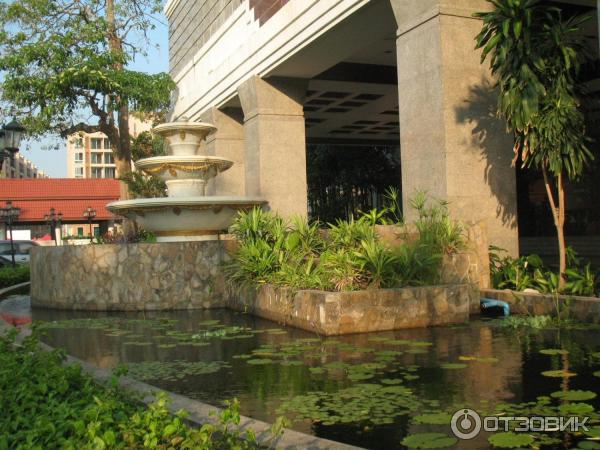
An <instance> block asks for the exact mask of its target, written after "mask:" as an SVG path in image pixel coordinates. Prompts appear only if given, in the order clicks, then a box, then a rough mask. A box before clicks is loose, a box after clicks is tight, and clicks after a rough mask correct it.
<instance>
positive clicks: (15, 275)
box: [0, 265, 29, 288]
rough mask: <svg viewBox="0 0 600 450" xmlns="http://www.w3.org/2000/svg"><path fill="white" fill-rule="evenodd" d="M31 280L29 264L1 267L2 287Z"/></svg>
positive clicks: (0, 280) (0, 286)
mask: <svg viewBox="0 0 600 450" xmlns="http://www.w3.org/2000/svg"><path fill="white" fill-rule="evenodd" d="M26 281H29V266H27V265H18V266H15V267H12V266H4V267H0V288H5V287H9V286H14V285H15V284H19V283H25V282H26Z"/></svg>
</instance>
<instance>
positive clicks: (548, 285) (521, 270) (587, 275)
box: [490, 246, 600, 296]
mask: <svg viewBox="0 0 600 450" xmlns="http://www.w3.org/2000/svg"><path fill="white" fill-rule="evenodd" d="M503 252H505V250H503V249H501V248H498V247H495V246H490V274H491V282H492V286H493V287H494V288H495V289H512V290H515V291H523V290H525V289H535V290H537V291H539V292H542V293H560V294H566V295H583V296H594V295H597V293H598V291H599V290H600V286H599V285H598V284H599V277H598V275H597V274H596V273H595V272H594V271H593V270H592V267H591V265H590V264H589V263H588V264H585V265H583V263H582V261H581V260H580V258H579V257H578V256H577V253H576V252H575V251H574V250H573V249H571V248H567V270H566V271H565V281H566V282H565V286H564V288H563V289H561V290H559V288H558V286H559V277H558V273H557V272H554V271H552V270H550V269H548V268H547V267H545V266H544V263H543V261H542V259H541V258H540V257H539V256H538V255H535V254H533V255H527V256H521V257H519V258H512V257H511V256H508V255H507V256H504V257H502V256H500V254H501V253H503Z"/></svg>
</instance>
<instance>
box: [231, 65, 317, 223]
mask: <svg viewBox="0 0 600 450" xmlns="http://www.w3.org/2000/svg"><path fill="white" fill-rule="evenodd" d="M306 86H307V82H306V81H305V80H299V79H275V80H263V79H261V78H259V77H256V76H254V77H252V78H250V79H248V80H247V81H245V82H244V83H243V84H242V85H241V86H240V87H239V88H238V94H239V97H240V101H241V104H242V109H243V111H244V140H245V149H246V158H245V161H246V195H251V196H254V195H259V196H262V197H264V198H265V199H266V200H267V201H268V202H269V208H270V209H272V210H274V211H277V212H278V213H280V214H281V215H283V216H286V217H289V216H291V215H293V214H300V215H303V216H306V214H307V197H306V196H307V188H306V139H305V130H304V112H303V102H304V96H305V93H306Z"/></svg>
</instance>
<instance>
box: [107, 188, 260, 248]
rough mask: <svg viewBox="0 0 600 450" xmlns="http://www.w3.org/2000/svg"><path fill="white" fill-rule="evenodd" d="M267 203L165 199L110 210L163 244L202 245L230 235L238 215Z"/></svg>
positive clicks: (253, 199)
mask: <svg viewBox="0 0 600 450" xmlns="http://www.w3.org/2000/svg"><path fill="white" fill-rule="evenodd" d="M265 203H266V201H265V200H264V199H262V198H257V197H229V196H227V197H225V196H210V197H185V198H184V197H162V198H142V199H135V200H122V201H118V202H113V203H110V204H108V205H107V209H108V210H109V211H111V212H112V213H114V214H118V215H121V216H124V217H127V218H128V219H131V220H135V221H136V222H137V223H138V225H139V226H141V227H142V228H143V229H145V230H147V231H150V232H152V233H153V234H154V235H156V238H157V241H159V242H173V241H202V240H209V239H215V238H217V237H218V235H219V234H221V233H224V232H226V230H227V228H229V226H230V225H231V224H232V222H233V220H234V219H235V217H236V216H237V213H238V211H243V210H249V209H252V208H253V207H255V206H260V205H263V204H265Z"/></svg>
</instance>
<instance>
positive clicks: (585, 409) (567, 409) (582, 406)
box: [558, 403, 594, 416]
mask: <svg viewBox="0 0 600 450" xmlns="http://www.w3.org/2000/svg"><path fill="white" fill-rule="evenodd" d="M558 411H559V412H560V415H561V416H585V415H587V414H589V413H591V412H594V407H593V406H592V405H589V404H587V403H566V404H564V405H560V406H559V407H558Z"/></svg>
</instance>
